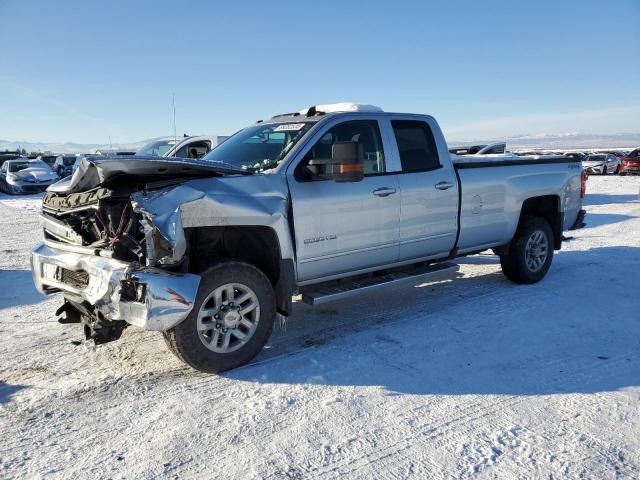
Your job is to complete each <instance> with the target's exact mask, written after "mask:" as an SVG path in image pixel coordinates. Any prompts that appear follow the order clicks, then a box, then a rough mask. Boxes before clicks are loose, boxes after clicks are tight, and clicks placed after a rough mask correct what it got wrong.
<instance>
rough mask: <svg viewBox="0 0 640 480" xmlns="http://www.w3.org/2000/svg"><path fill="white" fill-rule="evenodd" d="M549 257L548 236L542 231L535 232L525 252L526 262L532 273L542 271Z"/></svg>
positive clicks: (528, 241)
mask: <svg viewBox="0 0 640 480" xmlns="http://www.w3.org/2000/svg"><path fill="white" fill-rule="evenodd" d="M548 255H549V242H548V241H547V236H546V235H545V234H544V233H543V232H542V231H540V230H535V231H534V232H533V233H532V234H531V236H530V237H529V239H528V240H527V246H526V247H525V252H524V261H525V263H526V264H527V268H528V269H529V270H530V271H532V272H537V271H538V270H540V269H541V268H542V267H543V266H544V263H545V262H546V261H547V256H548Z"/></svg>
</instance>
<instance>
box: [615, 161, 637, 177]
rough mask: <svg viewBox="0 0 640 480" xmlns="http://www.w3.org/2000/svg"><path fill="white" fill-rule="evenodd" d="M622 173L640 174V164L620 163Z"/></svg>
mask: <svg viewBox="0 0 640 480" xmlns="http://www.w3.org/2000/svg"><path fill="white" fill-rule="evenodd" d="M620 173H626V174H629V175H640V165H625V164H624V163H623V164H622V165H620Z"/></svg>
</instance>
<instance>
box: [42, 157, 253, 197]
mask: <svg viewBox="0 0 640 480" xmlns="http://www.w3.org/2000/svg"><path fill="white" fill-rule="evenodd" d="M216 173H222V174H246V173H247V172H246V171H245V170H242V169H241V168H237V167H235V166H233V165H229V164H226V163H223V162H213V161H205V160H194V159H188V158H164V157H151V156H135V155H134V156H130V157H102V156H89V157H86V158H83V159H82V160H80V163H79V165H78V168H77V169H76V171H75V172H74V173H73V175H72V176H71V177H67V178H65V179H63V180H61V181H59V182H57V183H55V184H54V185H51V186H50V187H49V188H48V191H50V192H56V193H77V192H83V191H87V190H90V189H92V188H95V187H97V186H99V185H102V184H104V183H106V182H109V181H112V180H115V179H116V178H126V177H149V178H153V177H169V178H171V177H174V178H193V177H199V176H207V175H209V176H213V175H215V174H216Z"/></svg>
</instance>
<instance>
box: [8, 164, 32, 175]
mask: <svg viewBox="0 0 640 480" xmlns="http://www.w3.org/2000/svg"><path fill="white" fill-rule="evenodd" d="M28 166H29V163H28V162H20V163H10V164H9V172H10V173H15V172H19V171H20V170H24V169H25V168H27V167H28Z"/></svg>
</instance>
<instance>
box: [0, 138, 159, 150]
mask: <svg viewBox="0 0 640 480" xmlns="http://www.w3.org/2000/svg"><path fill="white" fill-rule="evenodd" d="M152 140H153V139H149V140H143V141H140V142H133V143H114V144H112V145H109V144H108V143H107V144H104V143H72V142H66V143H47V142H27V141H10V140H0V152H1V151H3V150H17V149H22V148H24V149H25V150H26V151H27V152H53V153H94V152H95V151H96V150H98V149H101V150H111V149H116V150H133V151H135V150H138V149H139V148H140V147H142V146H143V145H145V144H146V143H148V142H150V141H152Z"/></svg>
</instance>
